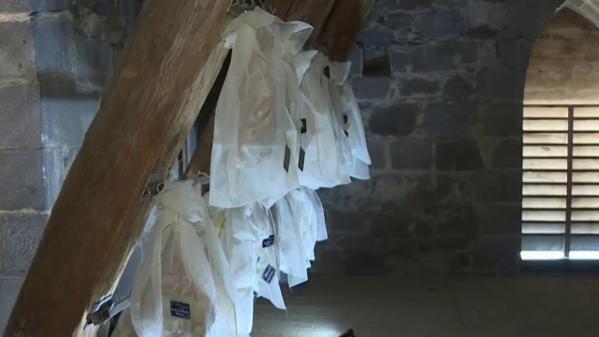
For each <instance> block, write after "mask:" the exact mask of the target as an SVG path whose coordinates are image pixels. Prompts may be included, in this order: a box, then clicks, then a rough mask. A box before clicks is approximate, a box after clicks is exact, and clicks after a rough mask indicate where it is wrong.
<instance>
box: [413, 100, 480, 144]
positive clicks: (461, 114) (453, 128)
mask: <svg viewBox="0 0 599 337" xmlns="http://www.w3.org/2000/svg"><path fill="white" fill-rule="evenodd" d="M475 120H476V114H475V111H474V107H473V105H472V104H470V103H468V102H463V101H456V102H441V103H431V104H428V105H427V106H426V108H425V112H424V122H423V129H424V130H425V131H426V132H428V133H429V134H430V135H432V136H435V137H458V136H463V135H466V134H468V133H469V132H470V129H471V127H472V125H473V123H474V121H475Z"/></svg>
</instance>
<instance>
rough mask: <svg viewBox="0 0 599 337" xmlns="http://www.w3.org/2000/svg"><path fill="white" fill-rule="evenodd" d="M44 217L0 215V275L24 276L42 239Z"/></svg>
mask: <svg viewBox="0 0 599 337" xmlns="http://www.w3.org/2000/svg"><path fill="white" fill-rule="evenodd" d="M45 223H46V216H44V215H26V214H18V213H17V214H0V240H1V241H0V242H2V243H3V244H2V246H1V247H2V248H1V250H0V273H1V274H2V275H8V276H25V274H26V273H27V269H28V268H29V264H30V263H31V260H32V259H33V256H34V254H35V250H36V249H37V246H38V244H39V241H40V239H41V237H42V232H43V230H44V225H45Z"/></svg>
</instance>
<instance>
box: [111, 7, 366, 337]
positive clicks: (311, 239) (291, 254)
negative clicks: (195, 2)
mask: <svg viewBox="0 0 599 337" xmlns="http://www.w3.org/2000/svg"><path fill="white" fill-rule="evenodd" d="M311 31H312V27H311V26H309V25H308V24H306V23H302V22H283V21H281V20H280V19H278V18H277V17H275V16H273V15H271V14H269V13H267V12H265V11H263V10H260V9H256V10H253V11H248V12H245V13H244V14H242V15H241V16H239V17H238V18H237V19H235V20H234V21H233V22H232V23H231V24H230V25H229V27H228V28H227V29H226V32H225V34H224V36H223V40H224V46H225V47H226V48H228V49H231V50H232V59H231V65H230V67H229V70H228V73H227V76H226V79H225V82H224V85H223V89H222V92H221V95H220V98H219V101H218V104H217V108H216V115H215V127H214V144H213V149H212V158H211V176H210V193H209V194H208V195H207V196H205V195H202V188H201V186H200V185H198V184H196V183H195V182H194V181H180V182H168V183H167V184H166V185H165V187H164V189H163V190H162V191H161V192H160V194H158V196H157V197H156V198H155V199H156V200H155V202H156V209H157V216H156V218H155V219H154V220H153V221H152V222H153V227H152V228H151V230H150V231H149V233H148V234H147V235H146V237H147V238H146V240H145V243H144V244H143V246H144V249H143V251H144V258H143V262H142V264H141V266H140V267H139V269H138V271H137V275H136V278H135V284H134V287H133V291H132V295H131V307H130V308H129V309H127V310H126V311H125V312H123V314H122V316H121V319H120V320H119V324H118V325H117V327H116V329H115V331H114V333H113V336H117V337H129V336H139V337H179V336H180V337H183V336H185V337H190V336H193V337H196V336H197V337H217V336H218V337H225V336H227V337H229V336H239V337H248V336H250V334H251V331H252V324H253V311H254V301H255V299H256V298H257V297H262V298H265V299H266V300H268V301H270V302H271V303H272V304H273V305H274V306H275V307H277V308H279V309H285V303H284V300H283V296H282V293H281V287H280V275H283V274H284V275H286V279H287V283H288V285H289V287H293V286H296V285H298V284H301V283H303V282H306V281H307V280H308V273H307V270H308V269H309V268H310V266H311V262H312V261H314V260H315V253H314V249H315V245H316V243H317V242H319V241H323V240H326V239H327V230H326V225H325V216H324V210H323V206H322V203H321V201H320V199H319V198H318V195H317V194H316V192H315V190H317V189H319V188H321V187H327V188H329V187H334V186H337V185H341V184H347V183H349V182H351V178H352V177H353V178H358V179H368V178H369V169H368V167H369V165H370V157H369V154H368V149H367V147H366V139H365V136H364V128H363V125H362V119H361V116H360V111H359V108H358V105H357V103H356V100H355V97H354V95H353V92H352V89H351V86H350V85H349V83H348V82H347V77H348V73H349V68H350V66H349V63H335V62H330V61H329V60H328V59H327V57H326V56H324V55H323V54H320V53H318V52H316V51H304V50H303V47H304V44H305V42H306V40H307V38H308V36H309V34H310V33H311ZM207 199H208V200H207Z"/></svg>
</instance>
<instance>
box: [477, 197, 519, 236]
mask: <svg viewBox="0 0 599 337" xmlns="http://www.w3.org/2000/svg"><path fill="white" fill-rule="evenodd" d="M521 219H522V205H521V204H519V203H517V204H482V205H481V206H480V207H479V209H478V210H477V211H476V221H477V223H478V228H479V231H480V233H482V234H485V235H496V234H512V235H518V234H520V232H521Z"/></svg>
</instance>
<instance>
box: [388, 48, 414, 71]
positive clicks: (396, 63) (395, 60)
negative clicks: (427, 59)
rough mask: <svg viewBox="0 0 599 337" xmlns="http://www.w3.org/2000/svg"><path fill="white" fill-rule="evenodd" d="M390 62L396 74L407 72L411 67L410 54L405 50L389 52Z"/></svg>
mask: <svg viewBox="0 0 599 337" xmlns="http://www.w3.org/2000/svg"><path fill="white" fill-rule="evenodd" d="M389 61H390V62H391V70H392V71H393V72H394V73H403V72H406V71H407V70H408V66H409V65H410V57H409V52H408V51H405V50H391V51H390V52H389Z"/></svg>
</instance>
